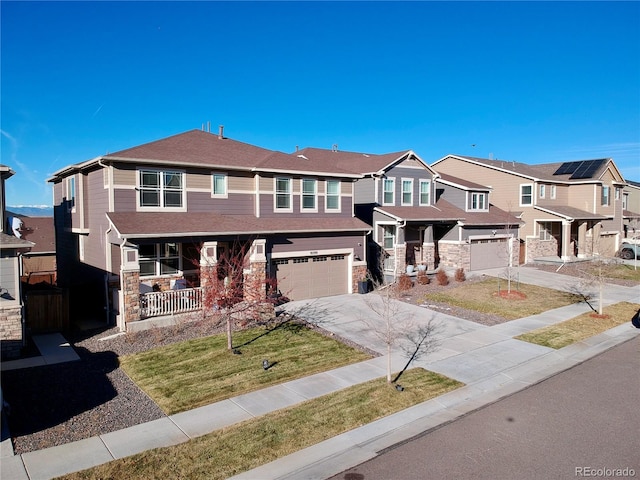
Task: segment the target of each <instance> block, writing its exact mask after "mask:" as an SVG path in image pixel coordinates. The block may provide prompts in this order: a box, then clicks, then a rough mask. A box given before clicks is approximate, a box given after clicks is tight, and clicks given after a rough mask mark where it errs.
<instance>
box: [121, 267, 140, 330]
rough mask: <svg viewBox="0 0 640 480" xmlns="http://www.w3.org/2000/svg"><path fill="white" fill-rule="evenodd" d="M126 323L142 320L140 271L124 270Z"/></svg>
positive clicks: (123, 291)
mask: <svg viewBox="0 0 640 480" xmlns="http://www.w3.org/2000/svg"><path fill="white" fill-rule="evenodd" d="M121 281H122V297H123V299H124V312H123V313H124V321H125V323H129V322H137V321H138V320H140V272H137V271H133V272H122V278H121Z"/></svg>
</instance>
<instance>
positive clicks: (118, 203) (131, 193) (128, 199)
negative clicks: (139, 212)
mask: <svg viewBox="0 0 640 480" xmlns="http://www.w3.org/2000/svg"><path fill="white" fill-rule="evenodd" d="M136 194H137V192H136V191H135V190H132V189H124V188H117V189H114V190H113V211H114V212H135V211H136Z"/></svg>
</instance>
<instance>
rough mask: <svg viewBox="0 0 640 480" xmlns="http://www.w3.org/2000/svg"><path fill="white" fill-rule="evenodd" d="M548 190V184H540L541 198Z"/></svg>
mask: <svg viewBox="0 0 640 480" xmlns="http://www.w3.org/2000/svg"><path fill="white" fill-rule="evenodd" d="M546 190H547V186H546V185H540V191H539V194H538V196H539V197H540V198H544V196H545V193H547V192H546Z"/></svg>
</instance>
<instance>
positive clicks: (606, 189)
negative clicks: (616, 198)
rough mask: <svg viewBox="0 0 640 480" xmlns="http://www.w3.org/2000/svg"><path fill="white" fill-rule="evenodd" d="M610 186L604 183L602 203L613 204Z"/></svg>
mask: <svg viewBox="0 0 640 480" xmlns="http://www.w3.org/2000/svg"><path fill="white" fill-rule="evenodd" d="M609 188H610V187H609V186H607V185H603V186H602V193H601V197H600V203H601V204H602V205H610V204H611V198H610V197H611V194H610V190H609Z"/></svg>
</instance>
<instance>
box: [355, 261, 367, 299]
mask: <svg viewBox="0 0 640 480" xmlns="http://www.w3.org/2000/svg"><path fill="white" fill-rule="evenodd" d="M367 273H368V272H367V266H366V265H354V266H353V267H352V268H351V276H352V277H353V280H352V282H351V291H352V292H353V293H358V282H359V281H361V280H364V279H365V278H366V277H367Z"/></svg>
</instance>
